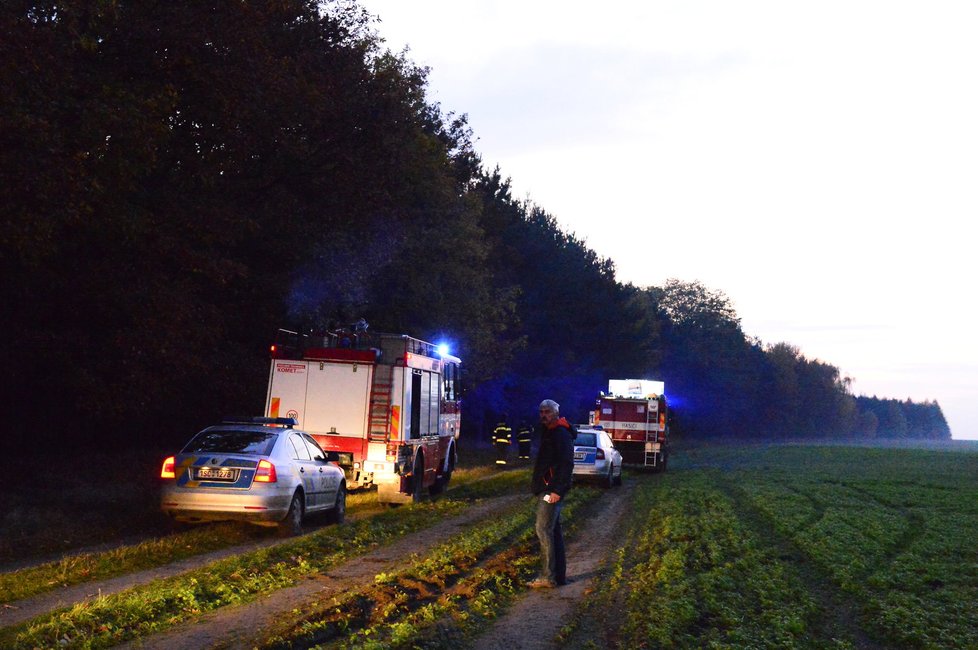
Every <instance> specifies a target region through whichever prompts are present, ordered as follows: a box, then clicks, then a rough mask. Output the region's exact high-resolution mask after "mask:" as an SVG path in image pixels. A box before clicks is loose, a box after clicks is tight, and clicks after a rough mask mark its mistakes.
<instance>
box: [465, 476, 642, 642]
mask: <svg viewBox="0 0 978 650" xmlns="http://www.w3.org/2000/svg"><path fill="white" fill-rule="evenodd" d="M631 490H632V487H630V486H629V485H628V484H627V483H626V485H625V486H624V487H623V488H622V489H619V490H614V491H609V492H608V493H607V494H605V495H604V496H603V497H602V502H601V506H600V510H599V512H600V516H597V517H595V518H594V519H593V520H591V521H590V522H586V523H582V524H581V526H580V528H579V529H578V531H577V533H576V534H575V535H574V538H573V539H572V540H570V541H569V543H568V544H567V577H568V579H569V580H570V581H571V582H570V583H569V584H567V585H564V586H563V587H559V588H557V589H551V590H540V591H529V592H527V593H526V595H525V596H524V597H523V598H521V599H520V600H519V601H517V602H516V603H515V604H514V605H513V606H512V607H510V608H509V610H508V611H507V612H506V614H505V615H504V616H501V617H500V618H499V619H498V620H497V621H496V623H495V624H494V625H493V626H492V628H490V629H489V631H488V632H486V633H485V634H483V635H482V636H481V637H480V638H479V639H478V641H477V642H476V644H475V648H476V650H540V649H543V648H547V649H549V648H563V647H566V646H565V645H558V644H557V643H556V642H555V641H554V637H555V636H556V635H557V632H558V631H559V630H560V628H561V627H563V626H564V625H566V624H567V623H568V622H570V620H571V619H572V617H573V615H574V610H575V609H576V607H577V604H578V603H579V602H580V601H581V599H582V598H583V597H584V596H585V595H586V594H587V593H588V592H589V591H590V590H591V589H592V585H593V584H594V580H595V579H597V578H598V577H599V569H600V568H601V565H602V564H603V563H604V561H605V559H607V557H608V556H609V554H610V553H611V552H612V550H613V549H614V546H615V542H616V537H615V534H616V532H617V531H618V530H619V527H620V524H621V519H622V516H623V515H624V513H625V509H626V507H627V504H628V500H629V498H628V497H629V494H630V493H631Z"/></svg>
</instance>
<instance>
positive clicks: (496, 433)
mask: <svg viewBox="0 0 978 650" xmlns="http://www.w3.org/2000/svg"><path fill="white" fill-rule="evenodd" d="M512 441H513V430H512V429H511V428H510V426H509V425H508V424H506V416H505V415H504V416H503V418H502V419H501V420H500V421H499V424H497V425H496V428H495V429H493V430H492V444H494V445H495V446H496V464H497V465H505V464H506V458H507V456H509V445H510V443H511V442H512Z"/></svg>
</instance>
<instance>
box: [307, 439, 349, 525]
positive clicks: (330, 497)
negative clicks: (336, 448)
mask: <svg viewBox="0 0 978 650" xmlns="http://www.w3.org/2000/svg"><path fill="white" fill-rule="evenodd" d="M302 439H303V440H305V442H306V447H308V448H309V453H310V454H311V455H312V460H313V464H314V465H315V474H314V477H315V478H314V482H315V483H316V491H317V493H318V495H319V500H318V502H317V506H318V507H320V508H328V507H330V506H331V505H333V504H334V503H336V490H337V489H338V488H339V486H340V477H339V472H330V471H328V470H327V469H326V468H327V467H328V466H329V461H327V460H326V452H325V451H323V450H322V448H321V447H320V446H319V444H318V443H317V442H316V439H315V438H313V437H312V436H310V435H309V434H308V433H303V434H302Z"/></svg>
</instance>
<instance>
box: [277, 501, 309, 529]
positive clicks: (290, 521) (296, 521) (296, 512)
mask: <svg viewBox="0 0 978 650" xmlns="http://www.w3.org/2000/svg"><path fill="white" fill-rule="evenodd" d="M304 511H305V505H304V504H303V499H302V492H301V491H299V490H296V493H295V494H293V495H292V504H291V505H290V506H289V514H287V515H285V519H283V520H282V521H280V522H279V524H278V530H279V532H280V533H281V534H282V535H283V536H286V537H291V536H292V535H299V534H301V533H302V518H303V515H304Z"/></svg>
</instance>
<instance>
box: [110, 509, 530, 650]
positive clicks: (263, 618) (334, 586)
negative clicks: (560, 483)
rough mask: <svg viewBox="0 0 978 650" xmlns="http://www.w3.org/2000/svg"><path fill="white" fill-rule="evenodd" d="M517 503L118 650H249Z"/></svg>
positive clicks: (450, 522)
mask: <svg viewBox="0 0 978 650" xmlns="http://www.w3.org/2000/svg"><path fill="white" fill-rule="evenodd" d="M521 498H525V497H524V496H523V495H511V496H504V497H494V498H491V499H485V500H483V501H482V502H481V503H476V504H475V505H473V506H471V507H470V508H468V509H466V511H465V512H463V513H462V514H460V515H457V516H455V517H452V518H450V519H445V520H443V521H441V522H439V523H437V524H435V525H433V526H430V527H428V528H425V529H423V530H420V531H417V532H414V533H409V534H407V535H404V536H402V537H400V538H398V539H397V541H395V542H393V543H392V544H388V545H386V546H382V547H380V548H377V549H375V550H373V551H371V552H369V553H366V554H364V555H361V556H359V557H356V558H353V559H351V560H349V561H347V562H344V563H343V564H340V565H337V566H335V567H333V568H331V569H330V570H329V571H328V572H327V573H325V574H319V575H312V576H309V577H307V578H306V579H305V580H303V581H302V582H300V583H299V584H297V585H295V586H293V587H288V588H285V589H279V590H276V591H274V592H272V593H271V594H269V595H268V596H266V597H264V598H260V599H258V600H256V601H253V602H250V603H246V604H244V605H238V606H234V607H225V608H222V609H220V610H217V611H214V612H209V613H207V614H204V615H203V616H201V617H200V618H199V619H198V620H196V621H194V622H190V623H186V624H183V625H181V626H180V627H177V628H174V629H172V630H168V631H164V632H161V633H159V634H156V635H153V636H149V637H143V638H140V639H135V640H133V641H131V642H129V643H126V644H123V645H121V646H118V647H121V648H141V649H159V650H182V649H186V650H200V649H201V648H226V649H232V648H251V647H252V646H253V643H254V640H255V639H256V638H258V637H260V636H261V633H262V631H263V630H264V629H265V628H267V627H269V626H270V625H271V624H272V623H273V622H274V621H275V619H276V617H278V616H280V615H282V614H284V613H287V612H290V611H292V610H293V609H295V608H297V607H300V606H301V605H303V604H305V603H307V602H309V601H310V600H320V599H323V598H329V597H331V596H334V595H336V594H340V593H342V592H344V591H347V590H349V589H352V588H354V587H357V586H360V585H363V584H364V583H365V582H372V581H373V579H374V576H376V575H377V574H378V573H382V572H388V571H391V570H393V569H396V568H398V567H399V566H401V565H403V563H404V561H405V558H407V557H410V556H411V554H413V553H417V552H420V551H424V550H426V549H427V548H428V547H429V546H430V544H429V542H428V540H429V539H431V540H436V541H440V540H442V539H445V538H446V537H449V536H451V535H452V534H454V533H455V532H457V529H458V528H460V527H464V526H468V525H470V524H472V523H475V522H477V521H480V520H482V519H485V518H486V517H489V516H492V515H493V513H495V512H497V511H499V510H502V509H505V508H506V507H508V506H509V505H512V504H513V503H515V502H516V501H517V500H519V499H521Z"/></svg>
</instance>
